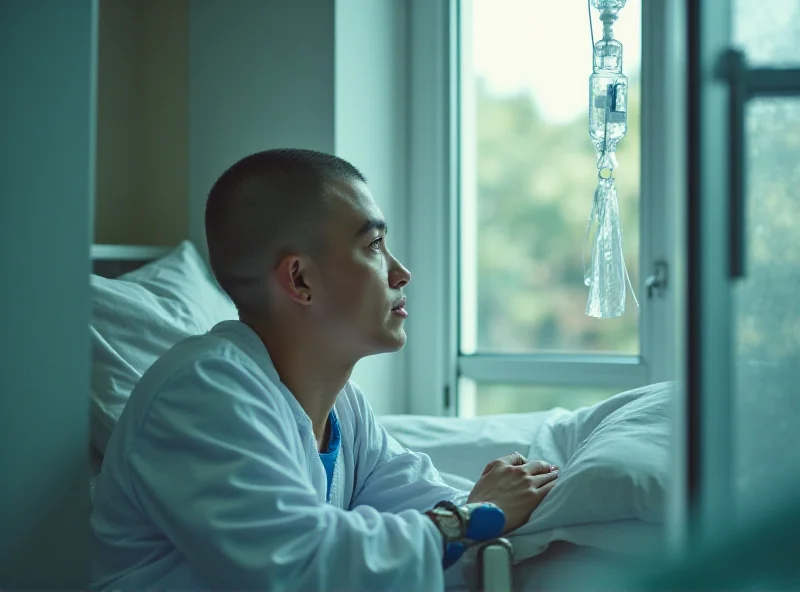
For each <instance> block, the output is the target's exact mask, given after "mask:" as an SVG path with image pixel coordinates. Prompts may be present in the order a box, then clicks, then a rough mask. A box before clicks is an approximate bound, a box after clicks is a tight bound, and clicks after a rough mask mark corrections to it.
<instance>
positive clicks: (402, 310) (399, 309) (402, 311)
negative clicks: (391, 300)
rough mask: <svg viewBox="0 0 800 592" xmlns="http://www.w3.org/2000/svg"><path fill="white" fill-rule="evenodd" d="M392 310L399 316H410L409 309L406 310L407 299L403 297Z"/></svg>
mask: <svg viewBox="0 0 800 592" xmlns="http://www.w3.org/2000/svg"><path fill="white" fill-rule="evenodd" d="M392 312H393V313H394V314H396V315H397V316H400V317H403V318H406V317H407V316H408V311H407V310H406V299H405V298H403V299H402V300H401V301H400V302H398V303H397V304H395V305H394V306H393V307H392Z"/></svg>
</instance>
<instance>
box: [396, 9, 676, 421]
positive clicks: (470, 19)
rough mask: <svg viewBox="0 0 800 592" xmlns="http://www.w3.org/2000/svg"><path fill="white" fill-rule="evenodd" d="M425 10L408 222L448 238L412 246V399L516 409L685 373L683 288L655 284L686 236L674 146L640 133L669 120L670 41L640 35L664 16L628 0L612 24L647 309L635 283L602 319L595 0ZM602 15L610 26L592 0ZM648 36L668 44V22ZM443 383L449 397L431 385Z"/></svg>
mask: <svg viewBox="0 0 800 592" xmlns="http://www.w3.org/2000/svg"><path fill="white" fill-rule="evenodd" d="M643 4H645V6H643ZM411 7H412V9H411V25H410V34H411V35H412V38H411V41H410V52H411V54H410V60H411V61H410V64H411V78H410V85H411V88H410V96H411V141H410V151H409V154H410V170H411V180H410V194H411V200H412V207H411V215H410V220H409V222H410V225H411V227H412V228H414V232H415V234H417V233H419V235H420V236H434V237H435V238H433V239H432V242H426V243H425V244H423V243H422V241H419V242H417V241H412V243H411V244H410V257H409V263H410V265H411V268H412V270H413V272H414V276H415V282H416V284H412V287H411V291H413V294H412V298H413V299H414V302H415V311H416V313H417V318H416V320H414V321H412V322H411V323H410V324H409V329H410V331H409V380H408V383H409V387H410V389H409V390H410V392H411V405H410V411H411V412H414V413H430V414H439V413H453V412H455V411H458V412H459V413H460V414H461V415H471V414H485V413H498V412H499V413H506V412H513V411H531V410H535V409H540V408H548V407H551V406H552V405H553V403H554V401H556V400H557V401H558V402H559V405H561V406H563V407H576V406H581V405H584V404H588V403H590V402H595V401H598V400H601V399H604V398H606V397H608V396H609V395H611V394H613V393H617V392H621V391H623V390H627V389H629V388H635V387H637V386H640V385H643V384H647V383H649V382H657V381H659V380H667V379H670V378H672V377H673V374H672V366H671V360H672V358H671V357H670V356H671V355H672V354H671V353H670V352H672V351H673V350H674V347H673V344H674V339H675V335H674V334H673V329H674V324H673V323H672V321H671V318H673V317H672V316H671V315H672V311H673V310H674V303H675V300H674V299H673V295H672V294H671V292H670V290H669V289H666V290H665V291H664V292H661V293H658V292H655V293H654V295H653V297H652V298H648V294H647V293H646V292H644V290H643V285H644V283H645V279H646V278H647V277H648V276H651V275H652V274H653V272H654V267H655V264H656V262H659V261H660V260H664V262H665V263H667V269H668V264H669V258H670V256H671V254H672V249H670V241H671V237H672V236H673V233H672V232H671V229H670V228H669V227H668V224H670V223H672V222H671V220H670V219H669V218H668V216H667V214H668V209H669V208H668V206H667V205H666V204H667V203H668V199H667V196H666V189H664V187H666V186H667V185H669V184H668V183H665V182H663V179H659V178H658V175H659V174H660V173H659V170H660V169H659V168H658V167H654V166H653V164H654V163H655V162H656V161H657V160H658V158H661V157H663V155H662V154H660V151H662V150H666V148H665V147H663V146H662V145H661V144H659V143H650V144H645V143H643V142H642V135H643V129H646V130H647V133H649V134H652V135H653V137H659V134H664V133H665V132H664V126H665V124H664V123H663V122H661V121H659V119H658V117H657V115H655V114H652V115H651V113H655V111H654V110H655V109H656V107H655V106H654V105H656V103H657V102H658V101H659V100H661V101H663V99H662V98H661V97H663V96H665V93H664V92H663V88H660V87H659V85H663V84H664V82H663V78H664V77H663V76H662V75H661V69H660V68H659V66H660V64H659V63H658V61H659V60H661V59H664V58H663V55H664V54H663V51H660V48H659V47H657V46H652V47H651V46H648V45H647V44H644V45H643V43H642V38H643V31H644V30H645V29H646V28H647V27H654V28H657V27H658V22H657V15H656V14H655V13H654V12H653V11H652V10H651V9H650V7H649V6H647V5H646V3H643V2H642V0H628V2H627V5H626V6H625V8H624V9H623V10H622V11H621V12H620V15H619V19H618V20H617V22H616V23H615V25H614V32H615V37H616V38H617V39H619V40H620V41H621V42H622V44H623V48H624V59H623V72H624V73H625V75H626V76H627V77H628V79H629V91H630V92H629V98H628V110H629V114H628V131H627V134H626V136H625V137H624V139H623V140H622V141H621V142H620V144H619V146H618V149H617V159H618V161H619V166H618V168H617V170H616V171H615V177H616V179H617V180H616V186H617V192H618V196H619V200H620V214H621V221H622V228H623V233H624V256H625V261H626V264H627V267H628V271H629V274H630V279H631V282H632V284H633V286H634V289H635V292H636V296H637V297H638V299H639V301H640V303H641V307H640V308H637V306H636V304H635V303H634V301H633V299H632V297H631V295H630V291H629V293H628V300H627V303H626V312H625V314H624V315H623V316H622V317H621V318H617V319H603V320H598V319H594V318H591V317H589V316H587V315H586V314H585V308H586V301H587V297H588V290H587V288H586V286H585V285H584V283H583V275H584V259H583V251H584V242H585V233H586V225H587V222H588V218H589V212H590V209H591V204H592V200H593V197H594V190H595V187H596V185H597V166H596V155H595V153H594V149H593V146H592V142H591V140H590V137H589V130H588V99H589V92H588V87H589V76H590V74H591V72H592V44H591V37H590V32H589V18H588V11H587V5H586V3H585V1H583V2H531V1H530V0H504V1H503V2H495V1H493V0H412V3H411ZM653 21H656V22H653ZM593 23H594V37H595V41H597V40H599V39H600V38H601V36H602V25H601V23H600V22H599V19H597V13H596V11H594V10H593ZM648 39H652V40H654V41H652V42H651V45H652V44H656V45H657V43H656V40H657V36H654V35H651V36H650V37H648ZM445 48H447V49H445ZM648 60H649V62H648ZM648 64H651V66H652V67H651V68H650V70H649V72H648ZM648 73H649V76H648ZM445 89H446V90H445ZM646 96H649V97H650V99H651V101H650V104H649V105H648V103H646V102H645V101H644V98H645V97H646ZM658 108H661V107H660V106H659V107H658ZM662 119H663V118H662ZM661 137H663V135H662V136H661ZM644 146H646V150H643V147H644ZM439 197H441V200H442V201H441V202H440V201H439V200H438V198H439ZM436 241H438V243H437V244H438V246H436V245H434V244H433V243H435V242H436ZM588 244H589V243H587V248H586V262H587V265H588V263H589V262H590V258H591V251H590V248H589V247H588ZM434 247H435V248H434ZM667 277H668V274H667ZM420 291H421V292H424V293H425V299H424V302H423V299H420V298H418V297H417V296H418V295H419V293H420ZM440 361H441V362H442V366H443V367H445V368H446V369H445V370H443V371H440V370H439V368H438V366H439V362H440ZM437 390H438V392H442V393H444V396H443V397H442V398H441V401H442V403H441V404H439V402H438V401H440V399H438V398H437V397H435V396H434V397H432V396H431V394H432V393H436V392H437ZM448 403H449V406H448ZM454 403H455V404H454ZM456 407H459V409H455V408H456Z"/></svg>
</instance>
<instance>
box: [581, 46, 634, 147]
mask: <svg viewBox="0 0 800 592" xmlns="http://www.w3.org/2000/svg"><path fill="white" fill-rule="evenodd" d="M627 131H628V77H627V76H625V75H624V74H623V73H622V45H621V44H620V43H619V41H616V40H615V39H603V40H601V41H598V42H597V43H596V44H595V48H594V71H593V72H592V75H591V76H590V77H589V135H590V136H591V138H592V142H593V143H594V148H595V150H596V151H597V153H598V154H601V153H603V152H606V153H612V152H614V151H615V150H616V147H617V143H618V142H619V141H620V140H621V139H622V138H623V137H625V134H626V133H627Z"/></svg>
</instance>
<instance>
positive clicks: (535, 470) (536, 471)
mask: <svg viewBox="0 0 800 592" xmlns="http://www.w3.org/2000/svg"><path fill="white" fill-rule="evenodd" d="M524 470H525V472H526V473H527V474H528V475H542V474H545V473H552V472H553V471H558V467H556V466H555V465H551V464H550V463H546V462H544V461H543V460H532V461H530V462H528V463H525V465H524Z"/></svg>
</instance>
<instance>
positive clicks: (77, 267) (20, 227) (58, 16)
mask: <svg viewBox="0 0 800 592" xmlns="http://www.w3.org/2000/svg"><path fill="white" fill-rule="evenodd" d="M96 17H97V5H96V1H94V0H70V1H69V2H63V1H61V0H25V1H19V0H16V1H15V0H0V80H2V92H0V114H2V115H1V116H2V121H1V122H0V130H2V131H1V132H0V143H1V144H0V145H2V153H0V277H2V280H0V282H2V290H0V352H2V353H1V354H0V588H3V589H6V590H22V589H49V590H85V589H86V587H87V568H88V548H87V547H88V545H87V536H88V525H89V523H88V519H89V492H88V475H89V467H88V454H87V452H88V445H89V429H88V419H89V398H88V393H89V363H90V362H89V332H88V329H87V327H88V323H89V283H88V281H87V277H88V274H89V271H90V269H89V238H90V228H91V218H92V216H91V210H90V203H91V194H92V192H93V189H94V187H93V184H94V124H95V113H94V72H95V60H96V51H95V29H96Z"/></svg>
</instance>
